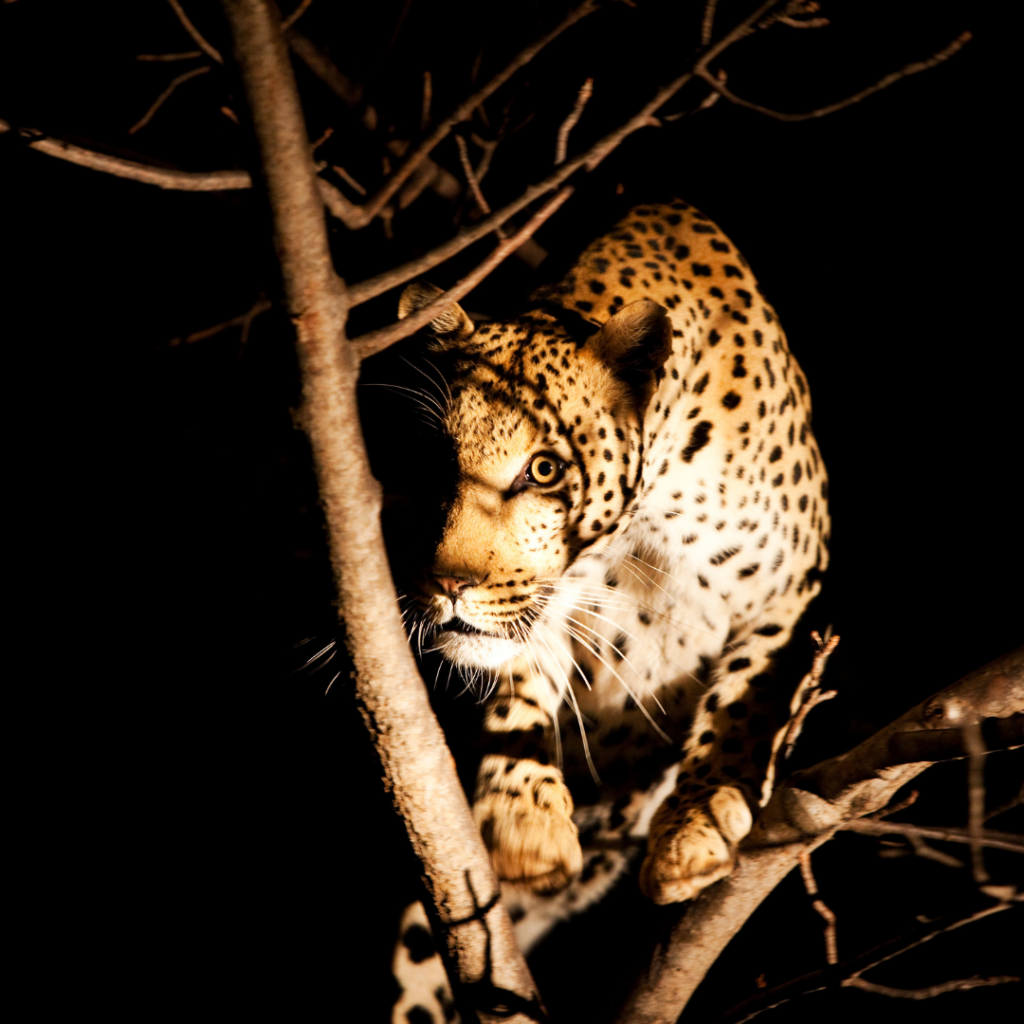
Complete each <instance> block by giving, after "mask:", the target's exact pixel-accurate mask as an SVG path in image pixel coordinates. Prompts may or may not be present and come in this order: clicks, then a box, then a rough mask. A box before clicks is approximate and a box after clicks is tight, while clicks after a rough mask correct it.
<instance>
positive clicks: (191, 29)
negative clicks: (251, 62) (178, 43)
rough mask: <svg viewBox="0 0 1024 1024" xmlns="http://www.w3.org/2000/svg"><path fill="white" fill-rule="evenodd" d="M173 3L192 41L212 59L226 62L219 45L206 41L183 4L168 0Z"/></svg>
mask: <svg viewBox="0 0 1024 1024" xmlns="http://www.w3.org/2000/svg"><path fill="white" fill-rule="evenodd" d="M167 2H168V3H169V4H170V5H171V10H173V11H174V13H175V14H176V15H177V16H178V21H180V22H181V27H182V28H183V29H184V30H185V31H186V32H187V33H188V34H189V35H190V36H191V37H192V41H193V42H194V43H195V44H196V46H198V47H199V49H200V50H202V51H203V53H205V54H206V56H207V57H209V58H210V59H211V60H215V61H216V62H217V63H218V64H223V63H224V58H223V57H222V56H221V52H220V50H218V49H217V47H215V46H212V45H211V44H210V43H208V42H207V41H206V39H205V38H204V37H203V35H202V34H201V33H200V31H199V29H197V28H196V27H195V25H193V24H192V22H191V21H189V18H188V15H187V14H186V13H185V11H184V9H183V8H182V6H181V4H180V3H179V2H178V0H167Z"/></svg>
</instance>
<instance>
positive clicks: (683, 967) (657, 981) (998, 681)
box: [619, 648, 1024, 1024]
mask: <svg viewBox="0 0 1024 1024" xmlns="http://www.w3.org/2000/svg"><path fill="white" fill-rule="evenodd" d="M1021 712H1024V648H1019V649H1017V650H1016V651H1012V652H1011V653H1010V654H1007V655H1004V656H1003V657H1002V658H999V659H997V660H996V661H994V662H992V663H991V664H989V665H986V666H984V667H983V668H980V669H978V670H977V671H975V672H972V673H970V674H969V675H967V676H965V677H964V678H963V679H961V680H959V681H958V682H957V683H954V684H953V685H952V686H950V687H947V688H946V689H944V690H941V691H940V692H939V693H937V694H936V695H935V696H934V697H932V698H930V699H929V700H926V701H923V702H922V703H921V704H918V705H917V706H916V707H914V708H912V709H911V710H910V711H908V712H907V713H906V714H905V715H902V716H901V717H900V718H898V719H897V720H896V721H894V722H892V723H890V724H889V725H888V726H886V727H885V728H884V729H881V730H880V731H879V732H878V733H876V734H875V735H874V736H872V737H870V738H869V739H867V740H865V741H864V742H863V743H861V744H859V745H858V746H857V747H855V748H854V749H853V750H851V751H849V752H848V753H847V754H843V755H841V756H840V757H834V758H830V759H829V760H827V761H824V762H822V763H821V764H819V765H816V766H815V767H813V768H809V769H806V770H805V771H801V772H796V773H794V774H793V775H791V776H790V777H789V778H788V779H787V780H786V781H785V782H784V783H783V784H782V785H781V786H779V787H778V788H777V789H776V791H775V793H774V794H773V796H772V798H771V800H770V801H769V803H768V805H767V807H765V809H764V811H763V812H762V813H761V816H760V817H759V819H758V820H757V822H756V823H755V824H754V828H753V829H752V831H751V833H750V835H748V836H747V838H746V839H744V840H743V842H742V843H741V844H740V856H739V859H738V864H737V867H736V870H735V871H734V872H733V873H732V874H731V875H730V876H728V877H727V878H724V879H722V881H720V882H717V883H715V884H714V885H712V886H709V887H708V888H707V889H705V890H704V891H703V893H702V894H701V895H700V896H699V897H698V898H697V899H695V900H693V901H692V902H691V903H690V904H688V905H687V906H685V907H682V908H680V909H679V910H678V911H677V913H678V915H679V916H678V918H677V919H676V923H675V924H674V925H673V926H672V929H671V932H670V934H669V937H668V939H667V940H666V941H665V942H663V943H660V944H659V945H658V946H657V947H656V948H655V949H654V950H653V951H652V955H651V962H650V967H649V968H648V970H647V973H646V976H645V977H644V978H642V979H641V981H640V983H639V984H638V985H637V987H636V988H635V989H634V991H633V993H632V994H631V996H630V998H629V1000H628V1002H627V1004H626V1006H625V1007H624V1009H623V1010H622V1011H621V1012H620V1016H619V1020H620V1021H621V1022H623V1024H625V1022H627V1021H628V1022H629V1024H672V1022H674V1021H676V1020H677V1018H678V1017H679V1014H680V1013H681V1012H682V1010H683V1007H684V1006H685V1005H686V1003H687V1002H688V1000H689V998H690V996H691V995H692V993H693V992H694V990H695V989H696V988H697V986H698V985H699V984H700V982H701V980H702V979H703V978H704V975H705V974H706V972H707V971H708V969H709V968H710V967H711V965H712V964H713V963H714V962H715V960H716V959H717V957H718V955H719V954H720V953H721V951H722V950H723V949H724V948H725V946H726V944H727V943H728V942H729V941H730V940H731V939H732V937H733V936H734V935H735V934H736V933H737V932H738V931H739V929H740V928H741V927H742V926H743V924H744V923H745V922H746V920H747V918H748V917H749V916H750V915H751V914H752V913H753V912H754V910H756V909H757V907H758V906H759V905H760V903H761V901H762V900H763V899H764V898H765V897H766V896H767V895H768V894H769V893H770V892H771V891H772V890H773V889H774V888H775V886H776V885H777V884H778V883H779V882H780V881H781V880H782V879H783V878H784V877H785V876H786V875H787V874H788V873H789V871H790V870H791V869H792V868H793V867H795V866H796V865H797V864H798V863H799V859H800V854H801V853H802V852H803V851H805V850H806V851H807V852H811V851H813V850H814V849H815V848H816V847H817V846H818V845H820V844H821V843H823V842H825V841H827V840H828V839H829V838H830V837H831V836H832V835H833V834H834V832H835V830H836V829H838V828H839V827H841V826H843V825H844V824H845V823H846V822H849V821H851V820H852V819H855V818H859V817H862V816H864V815H867V814H871V813H872V812H874V811H877V810H880V809H881V808H883V807H885V806H886V805H887V804H888V803H889V802H890V801H891V800H892V798H893V796H894V794H895V793H897V792H898V791H899V790H900V789H902V788H903V787H904V786H905V785H907V783H909V782H910V781H911V779H913V778H915V777H916V776H917V775H919V774H920V773H921V772H922V771H924V770H925V769H926V768H927V767H928V764H929V762H927V761H917V762H913V763H908V764H903V763H894V762H893V760H892V757H891V754H890V741H891V740H892V738H893V737H895V736H898V735H900V734H906V733H908V732H911V731H923V732H927V731H929V730H942V729H944V728H947V727H948V726H950V725H952V724H954V723H956V724H957V725H959V724H960V723H961V722H962V721H963V720H964V718H965V717H966V716H975V717H985V716H992V715H1001V716H1011V715H1015V714H1019V713H1021ZM870 826H871V827H874V828H879V829H887V828H890V827H891V823H889V822H884V823H883V822H871V823H870ZM1002 835H1003V834H1000V836H999V838H1000V841H1002ZM1011 838H1012V840H1014V841H1016V839H1017V837H1011ZM865 969H866V967H865ZM827 970H829V971H833V970H836V968H831V967H830V968H827ZM830 977H831V976H830ZM819 987H820V986H819ZM786 998H788V996H787V997H786ZM730 1019H732V1018H730ZM737 1019H742V1017H740V1018H737Z"/></svg>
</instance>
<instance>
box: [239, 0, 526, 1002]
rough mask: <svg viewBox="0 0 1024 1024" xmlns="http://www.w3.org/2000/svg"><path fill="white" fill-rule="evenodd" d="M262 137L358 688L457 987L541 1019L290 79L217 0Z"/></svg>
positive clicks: (258, 34) (248, 25)
mask: <svg viewBox="0 0 1024 1024" xmlns="http://www.w3.org/2000/svg"><path fill="white" fill-rule="evenodd" d="M223 8H224V12H225V14H226V16H227V20H228V23H229V25H230V27H231V31H232V36H233V48H234V58H235V62H236V65H237V67H238V71H239V74H240V77H241V80H242V84H243V86H244V90H245V95H246V99H247V101H248V106H249V112H250V115H251V118H252V123H253V127H254V130H255V133H256V139H257V143H258V147H259V153H260V161H261V164H262V172H263V180H264V184H265V187H266V190H267V195H268V198H269V201H270V207H271V211H272V215H273V223H274V244H275V247H276V250H277V255H278V259H279V261H280V265H281V274H282V278H283V282H284V291H285V298H286V302H287V305H288V308H289V311H290V314H291V318H292V322H293V324H294V325H295V331H296V344H297V349H298V357H299V366H300V369H301V374H302V394H303V417H302V418H303V424H304V427H305V430H306V433H307V435H308V437H309V441H310V445H311V447H312V451H313V459H314V463H315V466H316V472H317V479H318V483H319V489H320V500H321V502H322V504H323V509H324V516H325V520H326V524H327V531H328V538H329V545H330V553H331V564H332V567H333V572H334V579H335V584H336V586H337V590H338V599H339V613H340V614H339V617H340V620H341V623H342V625H343V628H344V633H345V639H346V644H347V646H348V651H349V654H350V657H351V659H352V663H353V666H354V671H353V673H352V675H353V680H354V683H355V691H356V694H357V697H358V699H359V701H360V704H361V710H362V714H363V717H364V719H365V721H366V725H367V728H368V729H369V730H370V733H371V736H372V737H373V741H374V744H375V746H376V748H377V751H378V753H379V755H380V758H381V762H382V765H383V768H384V783H385V786H386V787H387V789H388V790H389V791H390V793H391V795H392V798H393V800H394V802H395V804H396V806H397V808H398V810H399V812H400V813H401V815H402V818H403V820H404V822H405V824H406V828H407V830H408V833H409V837H410V840H411V841H412V844H413V849H414V850H415V852H416V854H417V856H418V857H419V858H420V861H421V862H422V864H423V871H424V878H425V882H426V885H427V888H428V890H429V892H430V895H431V897H432V898H433V902H434V909H435V911H436V918H437V921H438V924H439V926H440V927H439V931H440V933H441V934H440V938H441V939H442V943H441V944H442V946H443V948H442V953H443V955H444V956H445V958H446V960H447V962H448V964H449V968H450V973H451V975H452V980H453V986H454V989H455V996H456V999H457V1000H458V1001H459V1002H460V1004H462V1005H463V1006H466V1007H467V1008H469V1009H470V1011H471V1012H472V1011H475V1012H477V1013H478V1015H479V1018H480V1020H482V1021H491V1020H498V1019H501V1020H512V1021H520V1022H525V1021H528V1020H541V1019H544V1011H543V1008H542V1006H541V1003H540V998H539V996H538V995H537V991H536V987H535V986H534V984H533V980H532V978H531V977H530V974H529V971H528V970H527V968H526V964H525V962H524V961H523V958H522V956H521V954H520V953H519V948H518V946H517V945H516V941H515V936H514V934H513V931H512V926H511V923H510V922H509V919H508V915H507V914H506V912H505V910H504V908H503V906H502V904H501V903H500V901H499V899H498V894H499V889H498V883H497V881H496V879H495V877H494V873H493V871H492V869H491V864H490V858H489V856H488V854H487V851H486V849H485V848H484V845H483V842H482V841H481V839H480V834H479V832H478V831H477V829H476V826H475V825H474V823H473V818H472V815H471V812H470V810H469V806H468V804H467V803H466V799H465V796H464V794H463V793H462V789H461V787H460V784H459V781H458V776H457V775H456V771H455V764H454V762H453V760H452V757H451V754H450V753H449V751H448V748H447V746H446V745H445V741H444V736H443V734H442V732H441V729H440V727H439V725H438V723H437V719H436V718H435V716H434V714H433V711H432V710H431V708H430V702H429V700H428V697H427V692H426V688H425V687H424V685H423V682H422V680H421V679H420V677H419V673H418V671H417V668H416V664H415V661H414V660H413V656H412V653H411V651H410V649H409V645H408V643H407V642H406V639H405V634H404V631H403V629H402V623H401V619H400V616H399V611H398V604H397V600H396V596H395V590H394V586H393V584H392V581H391V577H390V574H389V571H388V563H387V559H386V556H385V551H384V543H383V537H382V535H381V529H380V506H381V495H380V486H379V484H378V483H377V481H376V480H375V479H374V478H373V476H372V474H371V472H370V467H369V463H368V461H367V457H366V450H365V447H364V444H363V437H362V432H361V428H360V424H359V417H358V407H357V404H356V381H357V377H358V359H357V358H356V353H355V352H354V351H353V349H352V347H351V345H350V343H349V342H348V341H347V339H346V337H345V318H346V309H347V296H346V291H345V285H344V282H343V281H341V280H340V278H338V276H337V275H336V274H335V272H334V268H333V265H332V263H331V258H330V251H329V248H328V242H327V232H326V228H325V224H324V212H323V203H322V201H321V198H320V193H319V190H318V187H317V182H316V175H315V171H314V167H313V163H312V158H311V155H310V150H309V141H308V139H307V137H306V131H305V122H304V118H303V114H302V109H301V107H300V105H299V98H298V92H297V90H296V86H295V81H294V78H293V76H292V70H291V66H290V64H289V62H288V56H287V53H286V49H285V43H284V40H283V39H282V37H281V32H280V19H279V16H278V13H277V10H276V9H275V8H274V6H273V5H272V4H271V3H269V2H268V0H224V2H223Z"/></svg>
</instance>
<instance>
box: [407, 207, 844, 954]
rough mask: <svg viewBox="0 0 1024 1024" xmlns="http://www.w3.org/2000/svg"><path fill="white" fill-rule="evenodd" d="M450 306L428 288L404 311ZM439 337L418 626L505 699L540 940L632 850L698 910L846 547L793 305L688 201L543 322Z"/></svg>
mask: <svg viewBox="0 0 1024 1024" xmlns="http://www.w3.org/2000/svg"><path fill="white" fill-rule="evenodd" d="M437 294H438V291H437V290H436V289H432V288H430V287H427V286H423V285H413V286H410V287H409V288H408V289H407V290H406V293H405V294H404V295H403V297H402V303H401V309H400V314H401V315H408V313H409V312H411V311H412V310H414V309H417V308H420V307H421V306H423V305H424V304H425V303H426V302H429V301H431V300H432V299H433V298H434V297H435V296H436V295H437ZM432 326H433V338H432V340H431V342H430V345H429V348H430V354H429V355H428V359H429V362H430V364H431V371H430V372H431V373H436V374H439V375H441V376H443V377H444V386H443V387H441V388H439V389H438V390H437V392H436V396H435V397H436V398H437V402H438V408H439V410H440V411H439V415H438V418H439V420H440V427H441V429H442V431H443V432H444V433H445V435H446V436H447V437H448V438H450V440H451V443H452V445H453V447H454V452H455V459H456V473H455V480H454V483H453V485H452V487H451V489H450V491H449V493H448V494H447V495H446V496H445V497H444V500H443V505H442V512H443V518H444V525H443V530H442V532H441V535H440V538H439V539H438V540H436V543H434V544H432V545H431V547H430V548H429V549H424V551H423V552H422V557H421V559H420V562H419V564H416V565H408V566H405V567H404V568H405V569H407V570H409V571H410V573H411V576H412V582H411V583H410V584H409V586H408V588H407V593H408V595H409V598H410V604H409V610H410V613H411V617H410V624H411V629H412V631H413V633H414V634H415V636H416V637H417V639H418V640H419V641H420V642H421V643H423V642H429V644H430V645H431V646H433V647H434V648H436V649H438V650H440V651H441V652H442V653H443V655H444V656H445V657H446V658H447V659H448V660H450V661H452V662H454V663H455V664H456V665H459V666H461V668H462V669H463V670H464V672H468V673H469V674H471V675H472V674H474V673H475V674H477V675H478V676H479V677H480V678H481V679H482V680H483V681H484V682H485V683H486V684H487V685H489V686H490V688H491V694H490V697H489V701H488V705H487V712H486V722H485V736H484V744H485V747H484V754H483V757H482V760H481V764H480V770H479V774H478V777H477V785H476V792H475V802H474V813H475V815H476V819H477V822H478V823H479V825H480V827H481V831H482V833H483V836H484V839H485V841H486V842H487V845H488V847H489V848H490V850H491V852H492V856H493V859H494V864H495V867H496V869H497V872H498V875H499V877H500V878H502V879H504V880H506V881H507V882H508V883H512V885H510V886H509V887H506V888H507V896H508V897H509V898H510V901H511V904H512V908H513V911H514V912H516V913H517V914H518V916H520V924H519V925H518V926H517V927H519V928H520V933H521V937H522V938H523V939H524V940H526V941H533V940H535V939H536V938H538V937H539V936H540V934H542V933H543V930H544V929H543V927H540V928H538V926H537V924H536V921H537V920H538V919H539V918H540V917H544V911H543V910H542V909H541V908H542V906H544V905H548V906H550V905H552V904H553V903H557V902H558V901H559V900H561V901H562V902H563V903H566V901H568V900H569V898H570V897H572V896H573V894H574V893H576V894H577V896H579V893H580V892H581V891H582V890H581V888H580V886H581V882H580V879H582V877H583V875H586V874H588V872H589V879H588V880H589V881H595V880H596V882H597V883H600V884H598V888H600V886H601V885H603V886H604V888H607V885H608V884H610V882H609V881H608V879H612V878H614V877H616V876H617V875H618V874H619V873H621V871H622V870H623V869H624V868H625V866H626V865H627V861H628V858H627V856H626V855H625V854H624V853H622V852H621V850H622V849H623V848H628V845H629V840H630V838H634V839H636V838H639V839H643V838H646V844H647V852H646V857H645V859H644V862H643V865H642V867H641V871H640V886H641V888H642V889H643V891H644V892H645V893H646V894H647V895H648V896H649V897H651V898H652V899H653V900H655V901H656V902H658V903H668V902H675V901H679V900H685V899H689V898H691V897H692V896H694V895H695V894H696V893H697V892H699V891H700V889H701V888H703V887H704V886H706V885H709V884H711V883H712V882H714V881H715V880H716V879H718V878H721V877H723V876H724V875H725V874H727V873H728V872H729V871H730V870H731V869H732V866H733V863H734V857H735V849H736V844H737V843H738V842H739V841H740V840H741V839H742V838H743V836H744V835H746V833H747V832H748V831H749V829H750V827H751V824H752V821H753V816H754V815H755V814H756V813H757V811H758V808H759V807H760V806H761V805H763V803H764V802H765V801H766V800H767V798H768V795H769V794H770V792H771V785H772V780H771V778H770V765H771V763H772V754H773V750H774V748H775V746H776V744H777V742H778V737H779V735H780V729H781V727H782V725H783V724H784V722H785V719H786V715H787V712H788V708H787V703H788V701H787V698H788V691H787V690H786V689H785V683H786V682H787V681H785V680H782V681H778V680H777V679H776V676H775V674H774V672H773V665H774V662H775V660H776V657H777V654H778V652H779V651H780V650H781V648H782V647H784V646H785V644H786V643H787V641H788V640H789V639H790V636H791V633H792V630H793V627H794V624H795V623H796V622H797V620H798V619H799V617H800V616H801V614H802V613H803V611H804V609H805V608H806V606H807V604H808V602H809V601H810V600H811V598H812V597H814V596H815V594H816V593H817V592H818V589H819V587H820V577H821V574H822V573H823V572H824V570H825V568H826V565H827V561H828V539H829V518H828V511H827V497H828V491H827V478H826V474H825V468H824V465H823V462H822V459H821V456H820V454H819V452H818V449H817V445H816V442H815V439H814V435H813V433H812V431H811V424H810V413H811V404H810V396H809V392H808V388H807V384H806V381H805V379H804V376H803V374H802V373H801V371H800V368H799V366H798V365H797V363H796V361H795V359H793V357H792V355H791V354H790V351H789V348H788V345H787V343H786V338H785V335H784V333H783V331H782V328H781V327H780V325H779V322H778V318H777V317H776V315H775V312H774V310H773V309H772V307H771V305H770V304H769V303H768V302H767V301H766V299H765V298H764V296H763V295H762V294H761V292H760V290H759V288H758V286H757V281H756V280H755V278H754V276H753V274H752V273H751V271H750V268H749V267H748V265H747V263H746V261H745V260H744V259H743V257H742V256H741V255H740V254H739V252H738V251H737V250H736V248H735V246H734V245H733V243H732V242H731V241H729V239H728V238H727V237H726V236H725V234H724V233H723V232H722V231H721V230H720V229H719V228H718V227H717V226H716V225H715V224H714V223H713V222H712V221H711V220H709V219H708V218H707V217H706V216H705V215H704V214H702V213H700V212H698V211H697V210H695V209H694V208H693V207H691V206H689V205H687V204H686V203H684V202H681V201H674V202H671V203H668V204H664V205H654V206H642V207H637V208H635V209H634V210H632V211H631V212H630V214H629V215H628V216H627V217H626V218H625V219H624V220H623V221H621V222H620V223H619V224H617V225H616V226H615V228H614V229H613V230H612V231H611V232H610V233H609V234H607V235H605V236H604V237H602V238H600V239H598V240H597V241H595V242H594V243H593V244H592V245H591V246H590V247H589V248H588V249H587V250H586V251H585V252H584V253H583V255H582V256H581V257H580V259H579V261H578V262H577V264H576V266H575V267H574V269H573V270H572V271H571V273H569V274H568V275H567V277H566V278H565V279H564V280H563V281H562V282H561V283H560V284H558V285H557V286H554V287H551V288H549V289H547V290H546V291H544V292H543V293H542V294H541V295H540V296H538V298H537V301H536V302H535V304H534V306H533V308H531V309H530V310H529V311H528V312H526V313H524V314H523V315H521V316H519V317H517V318H515V319H513V320H508V321H500V322H482V323H475V324H474V323H473V322H472V321H471V320H470V319H469V317H468V316H466V314H465V313H464V312H463V311H462V310H461V309H459V307H458V306H452V307H449V309H448V310H447V311H446V312H445V313H444V314H443V315H442V316H440V317H439V318H438V319H437V320H435V321H434V324H433V325H432ZM788 682H789V683H790V684H792V682H794V681H793V680H789V681H788ZM570 794H572V795H570ZM574 796H575V801H574V799H573V797H574ZM616 844H618V847H617V846H616ZM574 880H575V881H574ZM567 886H568V887H567ZM574 887H575V888H574ZM556 893H557V895H554V894H556ZM545 901H546V902H545ZM578 902H585V901H584V900H582V899H579V900H578ZM570 909H571V907H569V906H568V905H566V906H563V907H562V910H563V911H568V910H570Z"/></svg>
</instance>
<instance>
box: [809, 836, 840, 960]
mask: <svg viewBox="0 0 1024 1024" xmlns="http://www.w3.org/2000/svg"><path fill="white" fill-rule="evenodd" d="M800 875H801V877H802V878H803V880H804V888H805V889H806V890H807V895H808V896H810V897H811V906H812V907H814V909H815V910H816V911H817V912H818V914H819V915H820V916H821V917H822V918H823V919H824V921H825V959H826V960H827V961H828V962H829V963H830V964H834V963H837V962H838V960H839V954H838V951H837V948H836V915H835V914H833V913H832V911H831V909H830V908H829V907H828V905H827V904H826V903H825V901H824V900H822V899H820V898H816V897H818V883H817V881H816V879H815V877H814V871H813V870H812V869H811V854H810V851H809V850H802V851H801V852H800Z"/></svg>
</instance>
